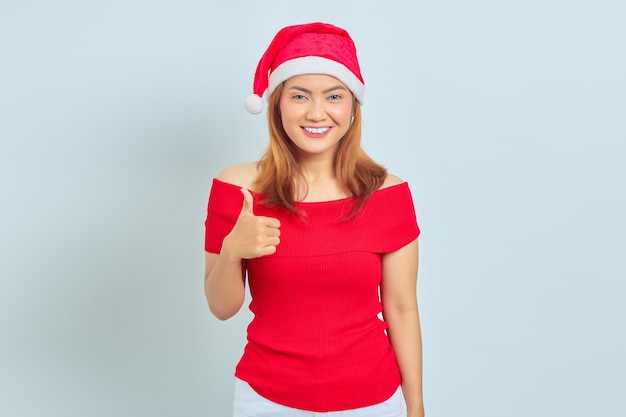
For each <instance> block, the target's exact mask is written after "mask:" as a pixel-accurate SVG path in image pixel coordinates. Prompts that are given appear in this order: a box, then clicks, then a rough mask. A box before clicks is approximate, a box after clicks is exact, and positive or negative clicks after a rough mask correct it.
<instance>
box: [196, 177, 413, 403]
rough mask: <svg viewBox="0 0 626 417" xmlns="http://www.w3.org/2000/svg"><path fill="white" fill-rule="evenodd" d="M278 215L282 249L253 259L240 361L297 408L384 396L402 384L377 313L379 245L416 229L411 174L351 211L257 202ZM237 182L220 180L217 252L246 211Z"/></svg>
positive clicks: (213, 222) (393, 243) (396, 242)
mask: <svg viewBox="0 0 626 417" xmlns="http://www.w3.org/2000/svg"><path fill="white" fill-rule="evenodd" d="M254 199H255V206H254V213H255V214H256V215H260V216H268V217H275V218H278V219H279V220H280V222H281V227H280V230H281V236H280V244H279V245H278V246H277V250H276V253H275V254H273V255H270V256H265V257H261V258H257V259H251V260H249V261H248V262H247V268H248V281H249V285H250V293H251V296H252V301H251V303H250V306H249V308H250V310H251V311H252V312H253V313H254V318H253V320H252V322H251V323H250V325H249V326H248V343H247V345H246V347H245V350H244V353H243V356H242V357H241V360H240V361H239V363H238V365H237V368H236V372H235V374H236V376H237V377H238V378H241V379H243V380H245V381H247V382H248V383H249V384H250V386H251V387H252V388H253V389H254V390H255V391H256V392H258V393H259V394H260V395H261V396H263V397H265V398H267V399H269V400H271V401H274V402H276V403H279V404H283V405H286V406H289V407H293V408H299V409H303V410H310V411H315V412H327V411H339V410H347V409H353V408H359V407H365V406H369V405H373V404H377V403H380V402H383V401H385V400H387V399H388V398H389V397H391V395H393V393H394V392H395V391H396V389H397V388H398V385H399V384H400V382H401V381H400V373H399V370H398V365H397V363H396V359H395V355H394V351H393V348H392V346H391V344H390V342H389V339H388V337H387V334H386V332H385V330H386V329H387V324H386V323H385V322H384V321H382V320H381V319H380V316H379V313H380V312H381V311H382V305H381V301H380V297H379V287H380V283H381V278H382V258H381V254H383V253H387V252H392V251H395V250H397V249H400V248H401V247H403V246H404V245H406V244H408V243H410V242H412V241H413V240H415V239H416V238H417V237H418V235H419V232H420V231H419V228H418V225H417V221H416V217H415V210H414V207H413V200H412V197H411V193H410V190H409V187H408V184H407V183H402V184H398V185H393V186H391V187H387V188H383V189H380V190H378V191H376V192H374V193H373V194H372V195H371V196H370V198H369V199H368V200H367V202H366V204H365V205H364V206H363V208H362V210H361V211H360V212H359V213H358V215H356V216H355V217H353V218H352V219H350V220H348V221H346V220H345V219H346V216H347V215H348V214H349V213H350V211H351V209H352V199H350V198H345V199H340V200H334V201H325V202H313V203H306V202H300V203H296V205H297V207H298V208H299V209H301V210H303V211H304V213H306V216H305V217H300V216H296V215H294V214H292V213H291V212H288V211H286V210H284V209H281V208H279V207H273V208H269V207H265V206H262V205H260V204H258V203H259V202H260V200H262V196H260V195H254ZM242 202H243V197H242V194H241V191H240V187H238V186H235V185H232V184H229V183H225V182H222V181H220V180H218V179H215V180H213V186H212V189H211V194H210V197H209V203H208V215H207V219H206V223H205V225H206V242H205V249H206V251H207V252H212V253H219V252H220V249H221V245H222V240H223V239H224V237H225V236H226V235H227V234H228V233H230V231H231V230H232V228H233V226H234V224H235V222H236V220H237V217H238V215H239V213H240V211H241V206H242Z"/></svg>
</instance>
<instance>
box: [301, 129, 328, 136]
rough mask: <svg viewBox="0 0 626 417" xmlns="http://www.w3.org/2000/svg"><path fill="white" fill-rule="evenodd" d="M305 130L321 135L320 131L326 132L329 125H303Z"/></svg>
mask: <svg viewBox="0 0 626 417" xmlns="http://www.w3.org/2000/svg"><path fill="white" fill-rule="evenodd" d="M303 129H304V130H305V131H307V132H308V133H314V134H316V135H321V134H322V133H326V132H328V130H329V129H330V127H303Z"/></svg>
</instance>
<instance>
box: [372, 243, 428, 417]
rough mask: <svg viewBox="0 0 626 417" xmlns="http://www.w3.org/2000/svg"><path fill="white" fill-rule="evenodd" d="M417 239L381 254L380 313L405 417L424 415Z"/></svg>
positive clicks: (421, 416)
mask: <svg viewBox="0 0 626 417" xmlns="http://www.w3.org/2000/svg"><path fill="white" fill-rule="evenodd" d="M417 265H418V244H417V239H416V240H414V241H413V242H411V243H409V244H407V245H406V246H404V247H402V248H401V249H399V250H397V251H395V252H390V253H386V254H384V255H383V278H382V284H381V297H382V303H383V316H384V319H385V321H386V322H387V323H388V325H389V328H388V330H387V331H388V334H389V339H390V340H391V345H392V346H393V349H394V351H395V353H396V359H397V361H398V366H399V368H400V374H401V376H402V393H403V394H404V398H405V401H406V404H407V416H408V417H423V416H424V401H423V396H422V336H421V330H420V321H419V313H418V308H417Z"/></svg>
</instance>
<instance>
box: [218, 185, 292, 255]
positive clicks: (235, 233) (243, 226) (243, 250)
mask: <svg viewBox="0 0 626 417" xmlns="http://www.w3.org/2000/svg"><path fill="white" fill-rule="evenodd" d="M241 193H242V194H243V205H242V207H241V212H240V213H239V217H238V218H237V222H236V223H235V226H234V227H233V230H231V232H230V233H229V234H228V235H227V236H226V237H225V238H224V243H223V244H222V252H226V253H228V254H229V255H230V256H233V257H236V258H239V259H252V258H259V257H261V256H266V255H271V254H273V253H274V252H276V246H278V244H279V243H280V238H279V236H280V221H279V220H278V219H275V218H272V217H263V216H255V215H254V209H253V200H252V194H250V191H248V190H247V189H245V188H242V189H241Z"/></svg>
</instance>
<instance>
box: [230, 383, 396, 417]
mask: <svg viewBox="0 0 626 417" xmlns="http://www.w3.org/2000/svg"><path fill="white" fill-rule="evenodd" d="M315 416H320V417H321V416H324V417H405V416H406V411H405V407H404V397H403V396H402V390H401V389H400V388H398V390H397V391H396V392H395V394H393V395H392V396H391V398H389V399H388V400H387V401H384V402H382V403H380V404H374V405H371V406H369V407H362V408H355V409H352V410H345V411H331V412H328V413H315V412H312V411H305V410H299V409H296V408H291V407H286V406H284V405H280V404H276V403H274V402H272V401H270V400H268V399H266V398H263V397H261V396H260V395H259V394H257V393H256V391H254V390H253V389H252V388H251V387H250V385H248V383H247V382H245V381H242V380H241V379H239V378H237V380H236V383H235V404H234V411H233V417H315Z"/></svg>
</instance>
